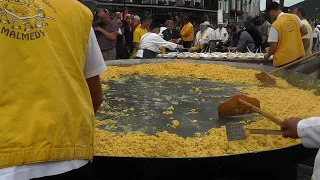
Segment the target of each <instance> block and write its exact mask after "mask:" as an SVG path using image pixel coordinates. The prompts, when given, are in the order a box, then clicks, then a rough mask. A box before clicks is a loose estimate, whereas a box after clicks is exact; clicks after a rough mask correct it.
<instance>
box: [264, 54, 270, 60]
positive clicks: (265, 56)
mask: <svg viewBox="0 0 320 180" xmlns="http://www.w3.org/2000/svg"><path fill="white" fill-rule="evenodd" d="M269 57H270V56H269V55H268V53H267V54H265V55H264V58H263V60H265V61H267V60H269Z"/></svg>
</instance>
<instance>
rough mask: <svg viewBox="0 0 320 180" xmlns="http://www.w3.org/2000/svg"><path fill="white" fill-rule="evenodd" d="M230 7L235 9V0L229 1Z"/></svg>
mask: <svg viewBox="0 0 320 180" xmlns="http://www.w3.org/2000/svg"><path fill="white" fill-rule="evenodd" d="M231 9H236V0H232V1H231Z"/></svg>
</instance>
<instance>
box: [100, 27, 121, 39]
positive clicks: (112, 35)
mask: <svg viewBox="0 0 320 180" xmlns="http://www.w3.org/2000/svg"><path fill="white" fill-rule="evenodd" d="M101 33H102V34H103V35H105V36H106V37H107V38H108V39H110V40H115V39H116V38H117V36H116V35H115V34H113V33H109V32H107V31H105V30H103V29H102V30H101Z"/></svg>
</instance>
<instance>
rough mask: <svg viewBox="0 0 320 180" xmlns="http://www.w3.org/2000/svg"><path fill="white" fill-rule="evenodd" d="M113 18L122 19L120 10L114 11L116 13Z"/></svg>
mask: <svg viewBox="0 0 320 180" xmlns="http://www.w3.org/2000/svg"><path fill="white" fill-rule="evenodd" d="M114 20H120V21H121V20H122V15H121V13H120V12H116V15H115V16H114Z"/></svg>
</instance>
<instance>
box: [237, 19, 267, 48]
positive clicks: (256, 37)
mask: <svg viewBox="0 0 320 180" xmlns="http://www.w3.org/2000/svg"><path fill="white" fill-rule="evenodd" d="M244 26H245V31H246V32H248V33H249V34H250V36H251V38H252V39H253V41H254V45H255V47H256V48H260V47H261V46H262V37H261V34H260V32H259V31H258V29H257V28H256V27H255V25H254V24H253V22H252V18H251V17H248V19H247V22H246V23H245V24H244ZM239 35H240V34H239ZM243 35H245V34H243ZM239 40H240V36H239Z"/></svg>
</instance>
